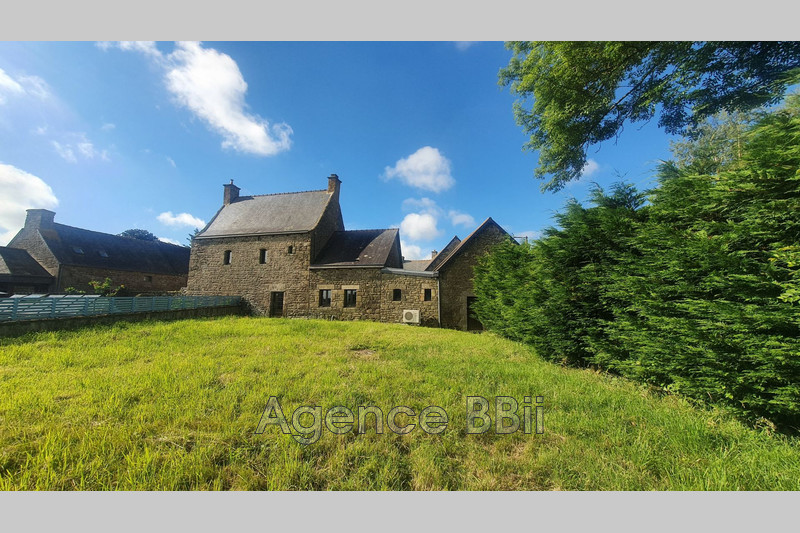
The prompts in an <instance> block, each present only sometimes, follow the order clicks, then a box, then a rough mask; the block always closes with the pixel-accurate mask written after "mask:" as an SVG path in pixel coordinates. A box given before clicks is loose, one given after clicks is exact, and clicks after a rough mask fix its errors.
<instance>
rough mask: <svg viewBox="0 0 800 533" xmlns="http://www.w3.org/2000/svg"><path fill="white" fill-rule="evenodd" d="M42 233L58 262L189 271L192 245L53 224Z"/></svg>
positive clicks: (175, 272) (177, 272)
mask: <svg viewBox="0 0 800 533" xmlns="http://www.w3.org/2000/svg"><path fill="white" fill-rule="evenodd" d="M39 234H40V235H41V236H42V238H43V239H44V242H45V244H47V247H48V248H50V251H51V252H53V255H55V256H56V259H57V260H58V262H59V263H61V264H65V265H77V266H85V267H91V268H106V269H111V270H129V271H136V272H148V273H153V274H169V275H186V274H188V273H189V252H190V250H189V248H187V247H185V246H177V245H174V244H169V243H166V242H161V241H143V240H140V239H133V238H130V237H120V236H119V235H111V234H109V233H100V232H99V231H91V230H88V229H82V228H74V227H72V226H66V225H64V224H57V223H56V224H53V226H52V228H47V229H45V228H39Z"/></svg>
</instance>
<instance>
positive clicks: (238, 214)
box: [195, 190, 333, 239]
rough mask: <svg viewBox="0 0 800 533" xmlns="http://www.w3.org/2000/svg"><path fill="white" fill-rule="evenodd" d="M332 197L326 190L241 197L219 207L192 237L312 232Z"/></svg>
mask: <svg viewBox="0 0 800 533" xmlns="http://www.w3.org/2000/svg"><path fill="white" fill-rule="evenodd" d="M332 196H333V193H330V192H328V191H327V190H320V191H305V192H290V193H281V194H264V195H257V196H240V197H239V198H237V199H236V200H234V201H233V202H231V203H230V204H228V205H224V206H222V208H221V209H220V210H219V211H217V214H216V215H214V218H213V219H211V222H209V223H208V225H207V226H206V227H205V228H203V231H201V232H200V233H199V234H198V235H197V236H196V237H195V238H196V239H203V238H211V237H223V236H231V235H269V234H280V233H304V232H306V231H311V230H313V229H314V228H315V227H316V225H317V223H318V222H319V219H320V218H321V217H322V214H323V212H324V211H325V207H327V205H328V203H329V202H330V200H331V198H332Z"/></svg>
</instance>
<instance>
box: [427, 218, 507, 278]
mask: <svg viewBox="0 0 800 533" xmlns="http://www.w3.org/2000/svg"><path fill="white" fill-rule="evenodd" d="M492 226H494V227H496V228H498V229H499V230H500V231H501V232H503V233H505V234H506V235H508V236H509V237H511V234H509V233H508V232H507V231H506V230H504V229H503V227H502V226H501V225H500V224H498V223H497V222H495V221H494V220H492V217H489V218H487V219H486V220H484V221H483V222H482V223H481V225H480V226H478V227H477V228H476V229H475V231H473V232H472V233H470V234H469V235H468V236H467V238H466V239H464V240H463V241H461V242H459V243H458V244H457V245H456V246H454V247H453V249H452V251H451V252H450V253H449V254H448V255H447V256H446V257H444V255H443V254H442V253H440V254H439V255H438V256H436V259H438V258H439V256H443V257H444V259H442V261H440V262H439V263H438V264H436V263H435V261H431V264H430V265H429V266H428V270H430V271H439V270H441V269H442V268H443V267H444V266H445V265H447V263H448V262H449V261H451V260H452V259H453V258H454V257H456V256H457V255H458V254H459V253H461V251H462V250H464V249H465V248H466V247H467V245H469V243H470V241H472V240H473V239H474V238H475V237H476V236H477V235H478V234H480V233H483V231H485V230H486V229H487V228H489V227H492ZM453 241H455V239H453V240H452V241H450V243H449V244H448V245H447V246H445V250H447V249H448V248H450V245H451V244H453ZM445 250H442V252H444V251H445Z"/></svg>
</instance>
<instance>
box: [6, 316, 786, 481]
mask: <svg viewBox="0 0 800 533" xmlns="http://www.w3.org/2000/svg"><path fill="white" fill-rule="evenodd" d="M0 372H2V376H3V379H0V417H2V424H0V490H204V489H215V490H224V489H231V490H380V489H384V490H385V489H391V490H409V489H419V490H448V489H449V490H559V489H561V490H570V489H571V490H800V443H798V440H797V439H792V438H788V437H784V436H781V435H776V434H772V435H770V434H768V433H767V432H765V431H756V430H753V429H751V428H748V427H746V426H745V425H743V424H742V423H740V422H738V421H736V420H735V419H734V418H733V417H731V416H730V415H728V414H726V413H724V412H723V411H721V410H719V409H714V410H698V409H695V408H692V406H691V405H689V404H688V403H687V402H686V401H683V400H681V399H680V398H679V397H676V396H660V395H654V394H650V393H648V392H647V390H645V389H644V388H643V387H642V386H640V385H637V384H634V383H631V382H630V381H628V380H622V379H615V378H613V377H611V376H609V375H603V374H598V373H595V372H587V371H583V370H576V369H565V368H561V367H559V366H556V365H553V364H549V363H546V362H544V361H542V360H541V358H539V357H538V356H537V355H536V354H535V353H534V350H532V349H531V348H530V347H527V346H525V345H523V344H520V343H514V342H510V341H508V340H505V339H501V338H499V337H497V336H495V335H492V334H483V335H472V334H468V333H463V332H457V331H449V330H443V329H431V328H413V327H408V326H403V325H400V324H377V323H370V322H328V321H320V320H290V319H265V318H250V317H225V318H219V319H200V320H180V321H171V322H139V323H125V322H119V323H117V324H115V325H113V326H97V327H93V328H87V329H84V330H80V331H60V332H50V333H36V334H29V335H26V336H24V337H16V338H9V337H0ZM468 395H481V396H483V397H485V398H487V399H490V401H491V398H493V397H494V396H497V395H509V396H513V397H515V398H520V399H522V398H523V397H524V396H527V395H541V396H543V398H544V424H545V426H544V434H540V435H536V434H533V435H526V434H523V433H522V432H519V433H514V434H510V435H493V434H491V433H486V434H484V435H467V434H465V430H464V428H465V424H464V412H465V404H466V396H468ZM270 396H276V397H278V398H279V400H280V405H281V407H282V409H283V411H284V413H287V414H288V416H291V413H292V411H294V409H295V408H297V407H300V406H303V405H319V406H321V407H322V408H323V409H324V410H325V411H327V410H328V409H330V408H331V407H334V406H339V405H341V406H346V407H350V408H353V409H356V408H357V406H359V405H365V406H368V405H374V406H377V407H379V408H380V409H381V410H382V411H383V413H384V415H386V414H387V413H388V410H389V409H391V408H392V407H394V406H397V405H406V406H409V407H411V408H412V409H414V410H415V412H417V413H419V412H420V411H421V409H422V408H424V407H427V406H429V405H436V406H441V407H442V408H443V409H444V410H445V412H446V413H447V414H448V418H449V424H448V426H447V429H446V430H445V431H444V432H443V433H441V434H439V435H427V434H425V433H424V432H422V431H420V428H419V427H417V428H416V429H415V430H414V431H412V433H410V434H408V435H404V436H400V435H395V434H393V433H391V432H390V431H389V430H388V428H385V432H384V434H382V435H376V434H375V429H374V426H372V425H371V424H370V425H369V427H368V429H367V432H366V433H365V434H362V435H356V434H353V433H348V434H345V435H334V434H332V433H331V432H329V431H325V432H323V434H322V437H321V438H320V440H319V441H318V442H316V443H314V444H311V445H308V446H302V445H300V444H298V443H296V442H295V441H294V440H293V439H292V438H291V437H290V436H289V435H283V434H282V433H281V432H280V431H279V429H278V428H277V427H268V428H266V430H265V431H264V432H263V433H262V434H255V433H254V432H255V428H256V427H257V426H258V423H259V420H260V418H261V415H262V413H263V412H264V408H265V406H266V404H267V400H268V399H269V397H270ZM492 403H493V402H492ZM490 412H492V413H493V407H492V408H491V411H490ZM493 418H494V417H493ZM400 420H403V421H405V420H407V421H408V422H409V423H412V424H416V423H418V421H417V420H416V417H409V418H405V417H403V416H401V417H399V419H398V422H399V421H400ZM303 423H304V424H307V423H308V422H307V421H306V420H304V421H303Z"/></svg>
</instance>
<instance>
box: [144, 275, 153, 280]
mask: <svg viewBox="0 0 800 533" xmlns="http://www.w3.org/2000/svg"><path fill="white" fill-rule="evenodd" d="M144 280H145V281H153V276H145V277H144Z"/></svg>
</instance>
